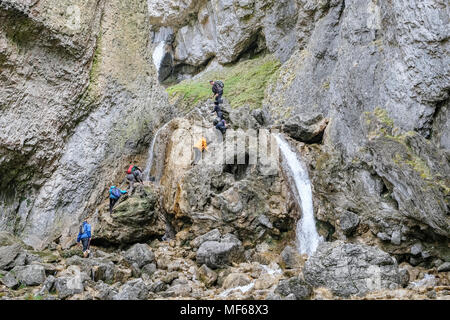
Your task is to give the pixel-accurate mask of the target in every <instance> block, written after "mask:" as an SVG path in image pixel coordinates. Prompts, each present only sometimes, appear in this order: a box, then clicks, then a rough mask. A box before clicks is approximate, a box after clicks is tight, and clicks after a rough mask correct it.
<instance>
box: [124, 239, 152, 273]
mask: <svg viewBox="0 0 450 320" xmlns="http://www.w3.org/2000/svg"><path fill="white" fill-rule="evenodd" d="M124 258H125V260H126V261H127V262H129V263H130V264H134V263H136V264H137V266H138V267H139V268H142V267H143V266H145V265H147V264H150V263H152V262H154V261H155V254H154V253H153V251H152V250H151V249H150V247H149V246H148V245H146V244H140V243H138V244H135V245H134V246H132V247H131V248H130V249H128V250H127V251H126V252H125V254H124Z"/></svg>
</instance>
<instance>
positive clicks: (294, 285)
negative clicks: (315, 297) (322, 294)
mask: <svg viewBox="0 0 450 320" xmlns="http://www.w3.org/2000/svg"><path fill="white" fill-rule="evenodd" d="M312 292H313V290H312V287H311V286H310V285H309V284H307V283H306V282H305V281H304V280H302V279H300V278H299V277H292V278H289V279H287V280H281V281H280V282H279V283H278V286H277V288H276V289H275V293H276V294H279V295H281V296H282V297H288V296H290V295H291V294H293V295H294V297H295V299H296V300H306V299H309V298H310V297H311V295H312Z"/></svg>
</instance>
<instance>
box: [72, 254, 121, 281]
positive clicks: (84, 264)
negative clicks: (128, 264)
mask: <svg viewBox="0 0 450 320" xmlns="http://www.w3.org/2000/svg"><path fill="white" fill-rule="evenodd" d="M66 263H67V265H69V266H71V265H74V266H79V267H80V270H81V271H82V272H85V273H87V274H88V275H89V276H90V277H91V279H93V280H94V281H99V280H102V281H106V282H110V281H113V280H114V279H115V278H116V277H115V276H116V272H117V270H116V269H117V268H116V267H115V265H114V263H113V262H112V261H109V260H107V259H101V258H89V259H85V258H81V257H79V256H73V257H70V258H69V259H67V260H66Z"/></svg>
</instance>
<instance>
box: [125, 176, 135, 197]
mask: <svg viewBox="0 0 450 320" xmlns="http://www.w3.org/2000/svg"><path fill="white" fill-rule="evenodd" d="M127 181H128V189H129V194H130V195H131V194H132V193H133V186H134V182H135V178H134V174H133V173H129V174H127Z"/></svg>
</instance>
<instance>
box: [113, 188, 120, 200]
mask: <svg viewBox="0 0 450 320" xmlns="http://www.w3.org/2000/svg"><path fill="white" fill-rule="evenodd" d="M111 194H112V195H113V196H114V197H115V198H116V199H118V198H120V196H121V195H122V193H120V191H119V189H117V188H113V189H112V190H111Z"/></svg>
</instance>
